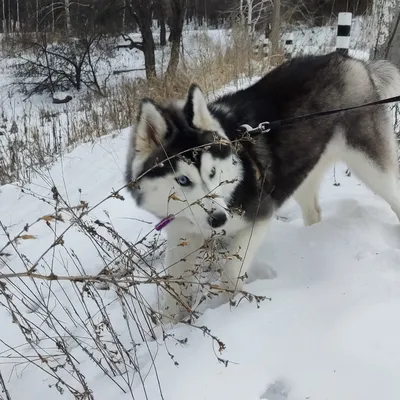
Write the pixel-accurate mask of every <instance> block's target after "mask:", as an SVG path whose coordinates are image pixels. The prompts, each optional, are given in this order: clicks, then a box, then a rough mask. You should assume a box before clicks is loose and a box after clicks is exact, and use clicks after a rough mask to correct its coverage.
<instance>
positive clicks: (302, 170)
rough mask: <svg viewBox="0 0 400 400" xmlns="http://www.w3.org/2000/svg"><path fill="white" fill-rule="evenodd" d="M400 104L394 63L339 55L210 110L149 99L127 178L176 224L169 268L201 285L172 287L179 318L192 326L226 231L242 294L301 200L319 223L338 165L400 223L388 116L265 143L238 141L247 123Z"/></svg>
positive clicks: (280, 73)
mask: <svg viewBox="0 0 400 400" xmlns="http://www.w3.org/2000/svg"><path fill="white" fill-rule="evenodd" d="M398 94H400V74H399V72H398V70H397V69H396V68H395V67H394V66H393V65H391V64H390V63H389V62H387V61H373V62H368V63H366V62H362V61H359V60H355V59H352V58H350V57H347V56H344V55H341V54H339V53H331V54H327V55H321V56H307V57H302V58H295V59H292V60H291V61H288V62H286V63H285V64H283V65H281V66H279V67H277V68H275V69H274V70H273V71H271V72H270V73H268V74H267V75H266V76H264V77H263V78H262V79H261V80H259V81H258V82H257V83H255V84H254V85H252V86H250V87H249V88H247V89H244V90H240V91H237V92H235V93H232V94H229V95H225V96H223V97H221V98H219V99H217V100H216V101H213V102H211V103H210V104H207V102H206V100H205V98H204V96H203V93H202V92H201V90H200V89H199V88H198V87H197V86H196V85H192V86H191V88H190V90H189V94H188V97H187V99H186V101H184V102H179V101H175V102H169V103H165V104H155V103H154V102H153V101H151V100H148V99H146V100H143V102H142V104H141V110H140V113H139V116H138V119H137V124H136V125H135V128H134V132H133V135H132V143H131V148H130V149H129V156H128V164H127V175H126V178H127V181H128V182H132V181H134V180H136V179H137V178H139V179H138V184H135V185H131V186H130V190H131V193H132V195H133V196H134V198H135V199H136V201H137V203H138V205H139V206H140V207H143V208H144V209H146V210H147V211H149V212H151V213H153V214H154V215H156V216H158V217H159V218H160V219H161V218H164V217H166V216H167V215H169V214H174V215H175V216H176V218H175V220H174V221H173V222H172V223H170V224H169V225H168V226H167V227H166V233H167V239H168V249H167V256H166V265H165V267H166V269H167V271H168V273H169V274H170V275H172V276H173V277H175V278H177V279H181V278H185V279H186V280H187V281H188V282H189V283H191V284H189V285H187V286H185V287H184V286H183V285H178V284H175V285H171V295H170V296H169V298H168V300H167V307H166V308H167V310H168V312H169V314H170V315H175V314H177V315H180V314H179V313H180V311H181V307H179V305H178V302H177V301H176V295H179V296H181V298H182V299H183V301H184V302H185V303H186V304H188V300H187V299H185V297H186V296H187V295H189V294H190V293H192V292H193V291H194V290H195V289H196V284H195V283H196V279H197V277H196V275H195V274H194V273H193V270H194V269H195V268H196V266H198V264H201V263H202V260H203V261H204V259H205V258H206V257H205V255H204V254H205V252H206V250H205V248H206V247H205V246H203V245H204V242H205V239H207V238H210V237H211V236H212V235H213V234H215V232H216V233H218V234H220V233H221V232H222V233H223V234H224V235H226V236H227V237H230V238H231V239H230V241H229V252H228V253H229V254H230V256H226V263H225V265H224V267H223V272H222V276H221V281H222V283H223V284H224V285H226V286H227V288H228V289H229V290H232V291H233V290H235V289H240V287H241V285H242V282H243V279H239V276H243V275H244V274H245V273H246V271H247V269H248V267H249V265H250V263H251V261H252V259H253V257H254V255H255V253H256V252H257V249H258V246H259V244H260V242H261V241H262V239H263V237H264V234H265V231H266V227H267V224H268V220H269V219H270V218H271V216H272V215H273V214H274V212H275V211H276V210H277V209H278V208H279V207H280V206H281V205H282V204H283V203H284V202H285V201H286V200H287V199H288V198H289V197H291V196H294V198H295V199H296V200H297V202H298V203H299V205H300V207H301V210H302V213H303V219H304V223H305V225H311V224H314V223H317V222H319V221H320V219H321V210H320V206H319V202H318V188H319V185H320V182H321V180H322V178H323V176H324V173H325V172H326V170H327V168H328V167H329V166H330V165H332V164H333V163H334V162H337V161H344V162H346V163H347V164H348V166H349V167H350V168H351V170H352V172H353V173H355V174H356V175H357V176H358V177H359V178H360V179H361V180H362V181H363V182H364V183H365V184H366V185H367V186H369V187H370V188H371V189H372V190H373V191H375V192H376V193H377V194H378V195H380V196H381V197H382V198H383V199H385V200H386V201H387V202H388V203H389V205H390V206H391V208H392V209H393V211H394V212H395V213H396V214H397V216H398V217H399V218H400V198H399V190H398V175H399V174H398V165H397V156H396V140H395V135H394V132H393V128H392V121H391V117H390V112H389V108H388V107H387V106H376V107H367V108H362V109H359V110H356V111H351V112H347V113H343V112H342V113H339V114H334V115H330V116H325V117H321V118H316V119H312V120H308V121H303V122H299V123H297V124H295V125H292V126H287V127H284V128H280V129H277V130H274V131H271V132H269V133H266V134H264V135H260V136H257V137H255V138H254V142H248V141H247V142H246V141H240V139H241V136H240V134H239V133H238V131H237V129H238V127H239V126H240V125H242V124H249V125H251V126H253V127H255V126H257V125H258V124H259V123H260V122H264V121H274V120H277V119H285V118H289V117H293V116H296V115H301V114H308V113H314V112H317V111H323V110H330V109H337V108H345V107H351V106H356V105H359V104H363V103H366V102H370V101H374V100H378V99H382V98H387V97H390V96H394V95H398ZM238 141H239V143H240V144H239V145H238ZM210 143H211V144H210ZM148 169H150V171H149V172H148V173H147V174H144V173H145V171H147V170H148ZM143 174H144V175H143ZM207 259H209V257H207ZM188 305H189V306H190V304H188Z"/></svg>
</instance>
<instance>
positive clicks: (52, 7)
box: [51, 0, 56, 33]
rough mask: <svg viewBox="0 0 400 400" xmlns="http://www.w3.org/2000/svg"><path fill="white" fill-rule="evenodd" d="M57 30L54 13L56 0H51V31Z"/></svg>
mask: <svg viewBox="0 0 400 400" xmlns="http://www.w3.org/2000/svg"><path fill="white" fill-rule="evenodd" d="M55 30H56V19H55V15H54V0H51V32H52V33H54V32H55Z"/></svg>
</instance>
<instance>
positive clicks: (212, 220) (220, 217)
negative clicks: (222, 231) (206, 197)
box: [208, 212, 228, 228]
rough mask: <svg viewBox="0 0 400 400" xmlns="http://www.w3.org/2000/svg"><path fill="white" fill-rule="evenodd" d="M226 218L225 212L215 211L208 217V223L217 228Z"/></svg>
mask: <svg viewBox="0 0 400 400" xmlns="http://www.w3.org/2000/svg"><path fill="white" fill-rule="evenodd" d="M227 219H228V218H227V217H226V214H225V213H224V212H216V213H213V214H211V215H210V216H209V217H208V223H209V224H210V225H211V226H212V227H213V228H219V227H221V226H222V225H224V224H225V222H226V220H227Z"/></svg>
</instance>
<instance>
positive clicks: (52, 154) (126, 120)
mask: <svg viewBox="0 0 400 400" xmlns="http://www.w3.org/2000/svg"><path fill="white" fill-rule="evenodd" d="M187 47H188V49H186V48H183V49H182V54H181V63H180V67H179V69H178V72H177V75H176V78H175V79H167V78H166V77H165V76H163V74H161V76H160V77H159V78H158V79H154V80H152V81H146V80H143V79H135V80H133V79H124V80H122V81H121V83H120V84H119V85H118V86H114V87H109V88H108V90H107V91H106V96H105V97H99V96H97V95H95V94H93V93H88V94H87V95H86V97H85V98H81V100H80V103H79V105H78V106H76V103H75V104H73V103H71V104H66V105H64V106H61V107H60V106H58V108H55V109H54V110H53V109H52V107H51V106H48V105H46V106H43V109H42V110H41V112H40V113H39V115H38V116H33V114H32V113H31V110H29V109H25V110H24V112H23V115H21V113H20V112H18V111H16V112H14V111H13V114H14V115H15V117H14V118H12V119H11V118H8V119H7V117H5V118H3V124H2V136H0V171H1V172H0V185H1V184H5V183H10V182H29V181H30V180H31V179H32V176H33V175H32V173H33V172H36V171H38V170H40V169H41V168H43V167H44V166H46V165H48V164H49V163H51V162H53V161H55V160H56V159H57V158H58V157H59V156H60V155H61V154H63V153H65V152H68V151H70V150H71V149H72V148H74V147H75V146H77V145H79V144H80V143H84V142H88V141H93V140H95V139H96V138H98V137H101V136H104V135H107V134H109V133H110V132H112V131H116V130H120V129H123V128H126V127H128V126H130V125H132V124H133V123H134V122H135V119H136V115H137V112H138V106H139V104H140V101H141V99H142V98H144V97H151V98H153V99H154V100H155V101H160V100H164V99H166V98H185V97H186V94H187V90H188V87H189V85H190V83H191V82H196V83H197V84H198V85H200V87H201V88H202V89H203V91H204V92H205V93H206V94H207V95H209V96H213V95H215V94H216V93H217V92H218V90H220V89H221V88H223V87H224V86H226V85H227V84H229V83H230V84H232V83H233V84H234V83H236V84H237V85H238V84H239V82H243V79H250V78H252V77H254V76H257V75H260V74H261V73H262V72H263V71H266V70H267V69H268V67H269V59H267V58H264V57H263V56H262V55H260V56H256V55H255V54H254V53H253V43H252V40H251V39H250V38H249V37H248V35H247V33H246V32H244V31H243V30H240V29H233V30H232V31H231V33H230V37H229V39H228V40H227V41H224V42H218V41H215V40H212V39H211V38H210V36H209V35H208V34H207V32H206V31H198V32H197V33H196V34H195V35H193V36H192V39H191V42H190V44H189V45H188V46H187ZM189 47H190V48H189ZM192 47H193V48H194V47H195V48H196V49H197V50H196V52H195V55H193V53H191V51H190V50H191V48H192ZM10 98H11V99H12V94H10ZM2 114H5V113H4V112H3V113H2ZM15 126H17V127H18V132H17V133H15V132H14V131H15Z"/></svg>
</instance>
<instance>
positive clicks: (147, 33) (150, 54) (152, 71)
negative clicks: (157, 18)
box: [140, 23, 156, 79]
mask: <svg viewBox="0 0 400 400" xmlns="http://www.w3.org/2000/svg"><path fill="white" fill-rule="evenodd" d="M140 31H141V33H142V41H143V54H144V64H145V68H146V77H147V79H152V78H155V77H156V58H155V55H154V50H155V46H154V38H153V32H152V31H151V23H150V24H148V26H147V24H146V26H145V27H142V28H140Z"/></svg>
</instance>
